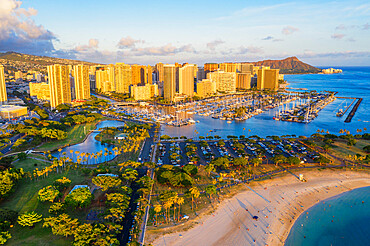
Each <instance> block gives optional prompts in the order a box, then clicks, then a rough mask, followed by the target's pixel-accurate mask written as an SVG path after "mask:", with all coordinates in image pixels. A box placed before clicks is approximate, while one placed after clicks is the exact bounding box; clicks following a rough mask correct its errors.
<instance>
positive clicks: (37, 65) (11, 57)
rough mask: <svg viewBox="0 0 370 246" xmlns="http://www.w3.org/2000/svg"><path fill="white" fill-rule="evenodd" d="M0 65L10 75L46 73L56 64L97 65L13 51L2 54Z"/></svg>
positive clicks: (0, 54)
mask: <svg viewBox="0 0 370 246" xmlns="http://www.w3.org/2000/svg"><path fill="white" fill-rule="evenodd" d="M0 64H2V65H4V67H5V70H6V71H7V72H8V73H13V72H15V71H28V70H36V71H40V72H46V66H48V65H54V64H63V65H77V64H86V65H95V63H91V62H85V61H78V60H70V59H61V58H55V57H47V56H35V55H27V54H22V53H17V52H12V51H10V52H6V53H0Z"/></svg>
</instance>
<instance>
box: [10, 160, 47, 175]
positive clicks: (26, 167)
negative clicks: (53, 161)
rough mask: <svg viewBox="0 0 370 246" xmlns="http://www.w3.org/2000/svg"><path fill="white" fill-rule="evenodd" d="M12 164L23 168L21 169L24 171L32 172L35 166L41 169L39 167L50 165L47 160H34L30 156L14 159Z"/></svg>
mask: <svg viewBox="0 0 370 246" xmlns="http://www.w3.org/2000/svg"><path fill="white" fill-rule="evenodd" d="M40 159H41V158H40ZM12 164H13V166H14V167H16V168H23V171H25V172H32V171H33V170H35V169H36V168H38V169H39V170H41V169H43V168H45V167H47V166H50V163H49V162H46V161H40V160H35V159H32V158H27V159H25V160H16V161H14V162H13V163H12Z"/></svg>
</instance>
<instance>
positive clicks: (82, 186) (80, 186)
mask: <svg viewBox="0 0 370 246" xmlns="http://www.w3.org/2000/svg"><path fill="white" fill-rule="evenodd" d="M79 188H88V189H89V190H90V187H89V186H88V185H75V186H74V187H73V188H72V190H71V191H70V192H69V194H71V193H72V191H74V190H76V189H79Z"/></svg>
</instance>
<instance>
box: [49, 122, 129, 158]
mask: <svg viewBox="0 0 370 246" xmlns="http://www.w3.org/2000/svg"><path fill="white" fill-rule="evenodd" d="M124 125H125V123H124V122H122V121H118V120H105V121H102V122H99V123H98V124H97V125H96V129H101V128H104V127H119V126H124ZM98 134H99V132H92V133H91V134H90V135H89V136H88V137H87V138H86V139H85V141H84V142H82V143H80V144H76V145H72V146H69V147H65V148H63V149H62V151H61V152H55V153H52V155H53V156H55V157H57V158H59V157H61V156H62V154H61V153H63V152H65V153H66V155H65V156H66V157H69V158H71V159H73V161H74V162H76V161H77V155H76V154H75V152H76V151H79V152H80V153H90V154H92V153H95V154H96V153H97V152H99V151H103V156H102V157H100V158H98V159H95V158H89V159H88V160H87V161H86V162H82V164H98V163H102V162H105V161H110V160H112V159H113V158H114V157H115V156H116V155H115V154H114V152H113V151H112V149H113V148H114V146H113V145H108V144H102V143H101V142H100V141H97V140H95V137H96V135H98ZM107 150H108V151H107ZM70 151H73V153H71V152H70ZM106 152H107V153H109V152H111V153H112V154H108V155H107V156H104V153H106Z"/></svg>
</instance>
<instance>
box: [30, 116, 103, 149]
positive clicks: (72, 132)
mask: <svg viewBox="0 0 370 246" xmlns="http://www.w3.org/2000/svg"><path fill="white" fill-rule="evenodd" d="M85 127H86V128H85ZM95 127H96V122H94V123H87V124H81V125H75V126H72V127H70V128H69V130H68V132H67V138H66V139H63V140H60V141H52V142H48V143H45V144H43V145H42V146H40V147H39V148H38V149H37V150H38V151H53V150H57V149H59V148H62V147H65V146H69V145H74V144H78V143H80V142H82V141H83V140H84V139H85V137H86V135H87V134H89V132H90V130H94V129H95ZM84 128H85V130H84ZM85 132H86V134H85Z"/></svg>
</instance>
